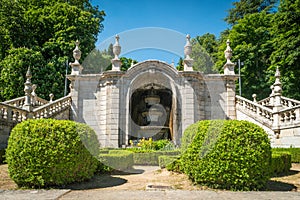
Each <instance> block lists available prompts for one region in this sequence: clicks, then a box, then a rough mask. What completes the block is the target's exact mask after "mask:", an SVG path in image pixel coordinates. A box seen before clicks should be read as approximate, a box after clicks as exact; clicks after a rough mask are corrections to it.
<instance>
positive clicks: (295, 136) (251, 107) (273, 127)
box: [236, 69, 300, 147]
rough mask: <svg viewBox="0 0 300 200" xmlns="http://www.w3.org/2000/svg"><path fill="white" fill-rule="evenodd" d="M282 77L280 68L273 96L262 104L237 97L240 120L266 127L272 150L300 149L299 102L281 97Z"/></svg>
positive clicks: (254, 100) (272, 87)
mask: <svg viewBox="0 0 300 200" xmlns="http://www.w3.org/2000/svg"><path fill="white" fill-rule="evenodd" d="M279 78H280V73H279V71H278V69H277V72H276V81H275V83H274V85H273V86H271V89H272V93H271V95H270V96H269V97H268V98H265V99H263V100H261V101H256V95H253V97H254V99H253V100H249V99H246V98H243V97H241V96H236V113H237V119H238V120H247V121H251V122H253V123H255V124H257V125H259V126H261V127H263V128H264V130H265V131H266V132H267V133H268V135H269V137H270V139H271V144H272V146H273V147H291V146H292V147H300V101H297V100H294V99H290V98H287V97H284V96H281V83H280V80H279ZM278 86H279V88H278ZM276 87H277V88H276Z"/></svg>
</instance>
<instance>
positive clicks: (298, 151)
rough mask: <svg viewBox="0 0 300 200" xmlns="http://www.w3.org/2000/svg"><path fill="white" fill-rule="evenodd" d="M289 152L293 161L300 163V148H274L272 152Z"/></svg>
mask: <svg viewBox="0 0 300 200" xmlns="http://www.w3.org/2000/svg"><path fill="white" fill-rule="evenodd" d="M281 152H288V153H289V154H291V157H292V163H300V148H273V149H272V153H274V154H276V153H281Z"/></svg>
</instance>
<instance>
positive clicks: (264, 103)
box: [257, 97, 271, 106]
mask: <svg viewBox="0 0 300 200" xmlns="http://www.w3.org/2000/svg"><path fill="white" fill-rule="evenodd" d="M270 100H271V97H268V98H265V99H263V100H261V101H258V102H257V103H258V104H260V105H263V106H270Z"/></svg>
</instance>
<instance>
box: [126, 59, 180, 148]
mask: <svg viewBox="0 0 300 200" xmlns="http://www.w3.org/2000/svg"><path fill="white" fill-rule="evenodd" d="M179 77H180V76H179V75H178V71H177V70H176V69H175V68H174V67H172V66H171V65H169V64H167V63H165V62H161V61H156V60H148V61H144V62H141V63H138V64H136V65H134V66H132V67H131V68H130V69H129V70H128V71H127V72H126V74H125V75H124V76H123V79H124V80H123V83H122V84H123V86H124V85H126V86H127V87H124V91H123V92H124V93H123V94H124V97H125V98H124V101H123V106H124V108H125V113H124V116H123V119H124V118H125V121H126V123H125V124H126V127H124V128H125V131H123V132H124V133H123V134H126V135H125V137H123V138H124V139H125V141H123V143H125V144H127V143H128V139H129V137H130V136H131V135H132V133H131V131H133V130H134V128H133V125H132V122H133V120H132V116H131V110H132V105H131V103H132V99H131V98H132V97H133V94H134V93H135V92H136V91H138V90H147V88H150V87H154V88H156V89H157V90H164V91H170V93H171V102H172V103H171V108H170V113H169V117H170V118H169V119H168V120H169V124H168V126H169V129H170V135H171V136H170V137H171V138H170V139H172V140H173V141H174V142H175V143H176V144H178V143H179V140H180V136H179V135H178V133H179V132H180V131H181V130H180V123H179V122H180V119H179V118H180V117H181V115H179V114H178V112H180V105H181V97H180V93H179V88H178V85H179V81H180V78H179Z"/></svg>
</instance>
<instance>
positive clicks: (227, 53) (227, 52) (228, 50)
mask: <svg viewBox="0 0 300 200" xmlns="http://www.w3.org/2000/svg"><path fill="white" fill-rule="evenodd" d="M226 45H227V47H226V50H225V51H224V54H225V58H226V60H227V62H226V63H230V64H233V63H232V62H231V60H230V59H231V57H232V49H231V47H230V40H229V39H227V41H226Z"/></svg>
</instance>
